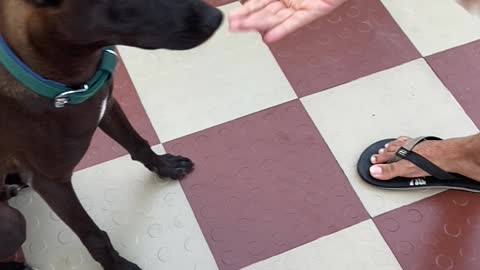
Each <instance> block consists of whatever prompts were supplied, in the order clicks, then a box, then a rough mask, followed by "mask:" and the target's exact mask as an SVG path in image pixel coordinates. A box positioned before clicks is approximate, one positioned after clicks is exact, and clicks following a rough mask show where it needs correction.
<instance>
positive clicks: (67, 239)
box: [57, 229, 75, 245]
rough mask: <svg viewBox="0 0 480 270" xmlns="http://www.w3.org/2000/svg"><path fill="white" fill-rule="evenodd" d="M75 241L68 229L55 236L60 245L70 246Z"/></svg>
mask: <svg viewBox="0 0 480 270" xmlns="http://www.w3.org/2000/svg"><path fill="white" fill-rule="evenodd" d="M74 240H75V235H74V234H73V232H72V231H71V230H70V229H64V230H62V231H60V232H59V233H58V234H57V241H58V242H59V243H60V244H62V245H68V244H71V243H72V242H73V241H74Z"/></svg>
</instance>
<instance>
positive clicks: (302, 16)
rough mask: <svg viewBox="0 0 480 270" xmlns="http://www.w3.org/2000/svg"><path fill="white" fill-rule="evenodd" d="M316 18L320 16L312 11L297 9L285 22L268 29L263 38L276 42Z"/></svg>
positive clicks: (268, 41) (269, 41) (266, 40)
mask: <svg viewBox="0 0 480 270" xmlns="http://www.w3.org/2000/svg"><path fill="white" fill-rule="evenodd" d="M316 18H318V16H316V15H315V14H313V13H311V12H308V11H297V12H295V13H294V14H293V15H292V16H290V17H289V18H288V19H287V20H285V21H284V22H283V23H281V24H279V25H277V26H276V27H275V28H273V29H272V30H270V31H268V32H267V33H266V34H265V36H264V38H263V39H264V40H265V42H267V43H273V42H276V41H278V40H280V39H282V38H284V37H285V36H286V35H288V34H290V33H292V32H295V31H296V30H298V29H300V28H301V27H303V26H305V25H307V24H309V23H311V22H313V21H314V20H315V19H316Z"/></svg>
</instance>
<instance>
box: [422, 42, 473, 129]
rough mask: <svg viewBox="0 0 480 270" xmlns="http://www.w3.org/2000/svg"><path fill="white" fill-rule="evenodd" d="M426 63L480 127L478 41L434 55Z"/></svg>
mask: <svg viewBox="0 0 480 270" xmlns="http://www.w3.org/2000/svg"><path fill="white" fill-rule="evenodd" d="M427 62H428V63H429V64H430V66H431V67H432V69H433V70H434V71H435V73H437V75H438V77H439V78H440V79H441V80H442V82H443V83H444V84H445V86H447V88H448V89H449V90H450V91H451V92H452V94H453V95H454V96H455V98H456V99H457V101H458V102H459V103H460V104H461V105H462V107H463V108H464V109H465V111H466V112H467V114H468V115H469V116H470V118H471V119H472V120H473V121H474V122H475V124H476V125H477V127H480V106H478V104H479V102H480V91H479V86H480V67H479V65H478V64H479V63H480V41H476V42H472V43H469V44H467V45H464V46H460V47H457V48H453V49H450V50H447V51H444V52H440V53H438V54H434V55H432V56H429V57H427Z"/></svg>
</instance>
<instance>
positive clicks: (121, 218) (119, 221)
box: [112, 211, 128, 226]
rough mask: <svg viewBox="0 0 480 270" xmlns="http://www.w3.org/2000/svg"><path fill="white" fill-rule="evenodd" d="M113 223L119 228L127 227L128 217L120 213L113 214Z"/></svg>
mask: <svg viewBox="0 0 480 270" xmlns="http://www.w3.org/2000/svg"><path fill="white" fill-rule="evenodd" d="M112 221H113V223H115V224H116V225H118V226H122V225H126V224H127V223H128V215H125V213H122V212H119V211H116V212H113V213H112Z"/></svg>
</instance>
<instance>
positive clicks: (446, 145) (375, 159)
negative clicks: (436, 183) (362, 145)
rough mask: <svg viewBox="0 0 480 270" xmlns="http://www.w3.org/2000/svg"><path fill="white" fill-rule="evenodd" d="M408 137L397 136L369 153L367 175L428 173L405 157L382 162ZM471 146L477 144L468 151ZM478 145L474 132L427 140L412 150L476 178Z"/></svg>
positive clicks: (479, 168)
mask: <svg viewBox="0 0 480 270" xmlns="http://www.w3.org/2000/svg"><path fill="white" fill-rule="evenodd" d="M409 140H410V138H409V137H400V138H398V139H397V140H395V141H392V142H390V143H388V144H387V145H385V148H382V149H380V150H379V153H378V154H375V155H373V156H372V157H371V162H372V163H373V164H375V165H373V166H371V167H370V173H371V175H372V176H373V177H374V178H376V179H378V180H390V179H393V178H396V177H407V178H416V177H424V176H428V175H429V174H428V173H426V172H425V171H424V170H422V169H420V168H418V167H417V166H415V165H414V164H413V163H411V162H410V161H407V160H400V161H398V162H394V163H391V164H386V163H387V162H388V161H389V160H391V159H392V158H393V157H394V156H395V154H396V152H397V151H398V150H399V149H400V148H401V147H402V146H404V145H405V144H406V143H407V142H408V141H409ZM475 147H477V148H476V151H472V150H475ZM478 147H480V137H479V136H478V135H477V136H471V137H465V138H458V139H449V140H442V141H434V140H428V141H424V142H422V143H420V144H418V145H417V146H415V148H414V149H413V151H414V152H416V153H417V154H419V155H421V156H423V157H424V158H426V159H428V160H429V161H431V162H433V163H434V164H435V165H437V166H438V167H440V168H441V169H443V170H445V171H446V172H450V173H457V174H461V175H463V176H466V177H469V178H471V179H474V180H477V181H480V160H478V154H474V153H475V152H480V148H478ZM472 148H473V149H472Z"/></svg>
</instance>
